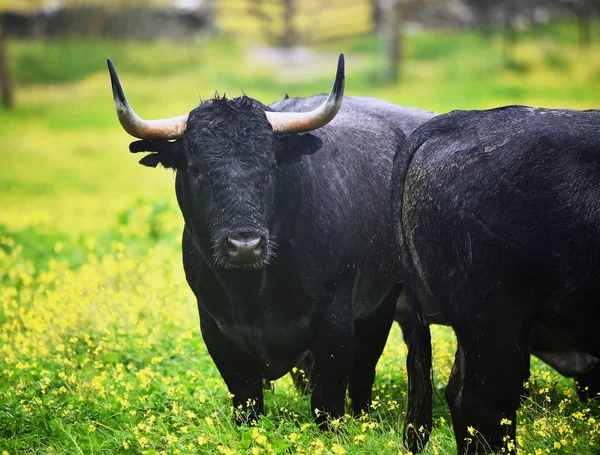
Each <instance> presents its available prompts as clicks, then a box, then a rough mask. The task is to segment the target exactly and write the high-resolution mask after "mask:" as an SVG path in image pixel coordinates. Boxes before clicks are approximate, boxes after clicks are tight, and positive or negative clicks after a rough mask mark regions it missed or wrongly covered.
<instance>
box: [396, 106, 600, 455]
mask: <svg viewBox="0 0 600 455" xmlns="http://www.w3.org/2000/svg"><path fill="white" fill-rule="evenodd" d="M392 207H393V218H394V223H395V226H394V227H395V230H396V239H397V241H398V245H399V249H400V253H401V256H402V258H403V260H404V261H405V267H406V274H405V278H406V281H407V284H406V285H407V287H408V288H409V289H410V292H411V293H412V294H413V295H414V298H413V299H412V301H410V299H409V303H410V305H411V309H412V311H413V313H414V315H415V316H414V317H415V318H416V319H417V320H420V319H421V315H422V310H421V308H422V304H423V303H424V302H425V303H426V302H435V305H437V306H439V307H440V308H441V311H442V313H443V316H444V318H445V319H446V320H447V321H448V322H449V324H450V325H451V326H452V327H453V328H454V330H455V333H456V335H457V339H458V350H457V354H456V360H455V363H454V366H453V370H452V374H451V377H450V381H449V384H448V387H447V389H446V398H447V401H448V404H449V406H450V409H451V413H452V420H453V427H454V431H455V436H456V440H457V446H458V451H459V453H465V452H466V453H487V452H488V451H489V450H490V448H491V450H494V451H496V450H499V449H500V448H501V447H502V446H503V444H504V441H503V437H504V436H506V435H508V436H509V437H510V438H512V439H513V440H514V438H515V429H516V426H515V423H516V410H517V407H518V405H519V397H520V395H521V393H522V384H523V381H524V380H526V379H527V377H528V375H529V355H530V353H531V350H532V334H533V330H534V328H535V327H543V329H544V330H546V331H548V332H549V333H551V334H553V335H554V336H555V337H557V338H560V339H561V340H562V342H563V343H566V344H568V345H570V346H571V347H572V348H573V349H574V350H578V351H579V352H583V353H587V354H588V355H590V356H593V357H596V358H600V342H599V341H598V337H597V327H598V324H599V323H600V306H599V305H598V304H597V296H598V295H599V293H600V111H586V112H577V111H567V110H548V109H534V108H529V107H524V106H509V107H505V108H500V109H493V110H489V111H468V112H466V111H455V112H452V113H449V114H446V115H443V116H439V117H437V118H435V119H433V120H431V121H430V122H428V123H427V124H425V125H423V126H422V127H420V128H419V129H417V130H416V131H415V132H414V133H413V134H412V136H411V137H410V139H409V140H408V141H407V143H406V145H405V147H404V150H403V151H402V152H401V153H399V154H398V157H397V159H396V161H395V163H394V173H393V195H392ZM417 330H418V331H419V332H420V333H422V335H421V336H420V337H421V345H418V343H417V344H413V345H411V344H410V343H409V351H413V353H411V352H409V362H408V374H409V383H410V384H411V387H412V385H413V384H416V387H415V391H414V392H413V393H412V394H411V396H409V411H408V418H409V422H408V423H412V422H410V419H413V422H415V423H416V426H418V425H419V424H420V423H422V422H426V423H429V422H430V417H431V416H430V412H431V410H430V407H425V408H421V409H419V408H418V407H419V406H422V403H429V402H430V396H431V384H430V377H429V368H430V364H431V350H430V345H429V337H428V334H426V333H425V330H426V324H425V323H423V324H420V326H419V327H418V328H417ZM411 356H413V359H414V360H411ZM599 377H600V374H598V367H597V366H596V367H595V368H594V369H593V370H591V371H590V372H589V373H586V374H584V375H583V376H582V377H581V380H582V383H583V384H584V385H587V386H588V387H590V390H591V391H599V390H600V379H599ZM588 392H589V391H588ZM428 413H429V415H428ZM502 418H507V419H509V420H510V421H511V422H512V423H511V424H510V425H501V424H500V421H501V419H502ZM468 426H472V427H474V428H475V429H476V430H478V432H479V433H480V434H481V436H482V438H480V439H477V438H472V437H471V435H470V434H469V433H468V431H467V427H468ZM409 436H410V435H409ZM466 438H471V439H472V442H471V443H470V444H469V443H468V442H467V439H466ZM412 448H413V449H420V448H421V447H420V446H418V445H417V444H413V446H412Z"/></svg>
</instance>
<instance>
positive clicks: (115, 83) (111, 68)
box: [106, 58, 128, 110]
mask: <svg viewBox="0 0 600 455" xmlns="http://www.w3.org/2000/svg"><path fill="white" fill-rule="evenodd" d="M106 64H107V65H108V72H109V74H110V83H111V86H112V92H113V99H114V101H115V107H116V108H117V110H124V109H126V108H127V106H128V103H127V98H125V93H124V92H123V87H121V82H120V81H119V76H118V75H117V70H116V68H115V65H114V64H113V62H112V60H111V59H110V58H107V59H106Z"/></svg>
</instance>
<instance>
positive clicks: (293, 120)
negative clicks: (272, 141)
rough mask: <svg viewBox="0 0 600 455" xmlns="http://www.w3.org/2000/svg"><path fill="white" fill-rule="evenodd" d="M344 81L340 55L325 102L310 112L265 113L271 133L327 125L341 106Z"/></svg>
mask: <svg viewBox="0 0 600 455" xmlns="http://www.w3.org/2000/svg"><path fill="white" fill-rule="evenodd" d="M344 81H345V76H344V54H340V57H339V59H338V66H337V72H336V75H335V82H334V83H333V88H332V89H331V92H330V93H329V96H328V97H327V100H325V102H324V103H323V104H321V105H320V106H319V107H317V108H316V109H314V110H312V111H310V112H270V111H266V112H265V114H266V116H267V119H268V120H269V122H270V123H271V126H273V132H275V133H277V134H291V133H304V132H306V131H312V130H316V129H317V128H321V127H322V126H325V125H327V124H328V123H329V122H331V121H332V120H333V118H334V117H335V115H336V114H337V113H338V111H339V110H340V106H341V105H342V99H343V97H344Z"/></svg>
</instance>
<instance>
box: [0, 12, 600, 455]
mask: <svg viewBox="0 0 600 455" xmlns="http://www.w3.org/2000/svg"><path fill="white" fill-rule="evenodd" d="M380 48H381V43H380V42H379V40H378V39H377V38H375V37H368V36H367V37H359V38H356V39H351V40H347V41H344V42H337V43H334V44H329V45H327V46H323V47H321V48H320V49H317V51H318V52H317V54H315V55H316V58H317V57H319V60H318V61H319V64H317V65H315V66H314V67H299V68H296V69H294V70H293V71H291V70H289V69H287V70H286V71H285V72H283V71H278V70H280V69H281V68H280V67H278V66H277V65H274V66H272V67H270V66H266V65H265V64H264V63H261V62H259V61H257V60H255V59H252V58H249V57H248V54H247V52H246V49H245V48H244V47H243V46H242V45H241V44H240V43H239V42H236V41H234V40H232V39H226V38H219V39H211V40H207V41H200V42H193V43H177V44H173V43H166V42H157V43H121V42H111V41H79V42H77V41H68V40H67V41H64V40H63V41H50V42H46V43H41V42H25V41H13V42H11V43H10V47H9V51H10V57H11V63H12V65H13V67H14V69H15V76H16V81H17V83H18V96H17V103H18V104H17V107H16V109H15V110H14V111H12V112H1V113H0V144H1V149H0V159H1V160H2V165H1V167H0V169H1V170H0V200H1V201H2V210H0V239H1V240H0V282H1V286H0V453H3V452H2V451H3V450H6V451H7V452H8V453H9V454H10V455H15V454H34V453H35V454H38V453H39V454H50V453H60V454H62V453H64V454H67V453H68V454H73V453H76V454H86V455H87V454H95V453H110V454H113V453H128V454H129V453H144V454H159V453H169V454H171V453H173V454H175V453H182V454H187V453H190V454H191V453H219V452H220V453H310V454H318V453H322V454H326V453H343V452H346V453H352V454H354V453H356V454H359V453H382V454H383V453H385V454H387V453H390V454H392V453H393V454H397V453H404V451H403V448H402V443H401V433H402V420H403V418H404V409H405V405H406V401H405V400H406V374H405V368H404V362H405V355H406V348H405V346H404V344H403V342H402V336H401V334H400V331H399V329H398V328H397V327H395V328H394V329H393V331H392V334H391V336H390V341H389V343H388V346H387V347H386V351H385V353H384V355H383V357H382V359H381V361H380V364H379V366H378V377H377V380H376V387H375V391H374V397H376V403H377V404H376V406H375V408H376V409H375V410H374V412H373V413H372V414H371V416H370V417H368V418H364V419H359V420H356V419H352V418H344V419H342V421H341V422H340V423H339V431H336V432H332V433H320V432H319V431H318V430H317V429H316V427H315V425H314V424H313V423H312V421H311V418H310V403H309V399H308V398H307V397H301V396H298V394H297V393H296V392H295V391H294V389H293V386H292V383H291V381H290V379H289V378H283V379H281V380H279V381H277V382H276V383H275V384H274V390H273V391H268V392H266V407H267V414H266V415H265V416H264V417H263V418H261V420H260V422H259V425H258V427H257V428H249V427H242V428H237V427H235V425H234V424H233V423H232V420H231V419H230V404H229V399H228V396H227V390H226V388H225V386H224V384H223V381H222V380H221V378H220V376H219V374H218V372H217V370H216V368H215V367H214V365H213V363H212V361H211V359H210V357H209V355H208V353H207V351H206V348H205V346H204V344H203V342H202V339H201V336H200V333H199V330H198V317H197V311H196V308H195V302H194V298H193V295H192V293H191V291H190V290H189V289H188V287H187V284H186V283H185V279H184V277H183V272H182V270H181V260H180V252H179V242H180V232H181V227H182V220H181V215H180V214H179V210H178V208H177V205H176V202H175V198H174V191H173V190H174V188H173V183H174V178H173V173H172V172H170V171H165V170H160V169H149V168H144V167H142V166H139V165H138V164H137V158H136V157H133V156H130V154H129V153H128V151H127V145H128V143H129V142H130V140H131V139H130V138H128V136H127V135H126V134H125V133H124V132H123V131H122V130H121V128H120V126H119V125H118V122H117V120H116V117H115V113H114V108H113V105H112V96H111V93H110V84H109V79H108V74H107V71H106V66H105V65H106V64H105V59H106V58H107V57H111V58H112V59H113V61H114V63H115V65H116V66H117V69H118V70H119V72H120V75H121V79H122V82H123V85H124V88H125V90H126V93H127V94H128V97H129V100H130V102H131V104H132V106H133V107H134V109H135V110H136V111H137V112H138V113H139V114H141V115H142V116H145V117H159V116H171V115H177V114H181V113H184V112H188V111H189V110H191V109H192V108H193V107H194V106H195V105H196V104H197V103H198V100H199V99H200V97H203V98H208V97H210V96H212V95H213V93H214V91H215V90H218V91H219V92H221V93H222V92H224V91H226V92H227V93H228V95H229V96H235V95H238V94H241V93H242V90H243V91H245V92H246V93H247V94H248V95H250V96H253V97H255V98H258V99H260V100H261V101H263V102H265V103H269V102H271V101H274V100H276V99H279V98H280V97H282V96H283V95H284V94H285V93H289V94H290V96H306V95H310V94H313V93H323V92H326V91H327V90H329V88H330V85H331V82H332V72H333V69H334V66H335V54H336V53H337V52H340V51H344V52H346V54H347V58H348V60H347V85H346V87H347V88H346V90H347V93H349V94H352V95H369V96H377V97H381V98H385V99H388V100H390V101H393V102H397V103H399V104H404V105H411V106H416V107H420V108H424V109H429V110H434V111H438V112H447V111H450V110H453V109H457V108H463V109H478V108H488V107H493V106H498V105H503V104H513V103H522V104H531V105H538V106H550V107H569V108H575V109H585V108H594V107H598V105H599V104H600V58H598V57H599V56H600V24H599V23H594V24H593V46H592V48H590V49H589V50H587V51H583V50H580V49H578V47H577V35H576V28H575V27H574V26H573V24H569V23H553V24H549V25H547V26H545V27H542V28H539V29H537V30H534V31H523V32H521V33H520V34H519V40H518V44H517V46H516V48H515V52H514V60H512V61H510V62H508V65H507V64H506V62H504V61H503V59H502V47H501V37H500V36H499V35H497V34H491V35H490V36H484V35H482V34H479V33H470V32H461V33H454V32H447V33H442V32H426V33H422V34H418V35H414V36H407V37H406V40H405V51H406V56H407V58H406V60H405V61H404V63H403V68H402V81H401V82H400V83H398V84H382V83H381V82H380V81H379V70H378V68H379V66H378V65H379V64H380V63H381V57H380V55H379V54H378V53H377V52H378V50H379V49H380ZM323 53H325V56H323ZM323 62H326V63H323ZM280 66H281V65H280ZM309 66H310V65H309ZM433 337H434V350H435V367H434V378H435V385H436V392H437V396H436V398H435V409H434V420H435V429H434V432H433V434H432V439H431V442H430V444H429V445H428V448H427V451H426V453H428V454H446V453H452V452H453V451H454V450H455V445H454V440H453V433H452V430H451V427H450V415H449V412H448V409H447V407H446V405H445V403H444V400H443V388H444V386H445V383H446V380H447V377H448V374H449V372H450V368H451V365H452V361H453V355H454V338H453V336H452V334H451V331H450V330H448V329H447V328H441V327H435V328H434V330H433ZM528 387H529V389H530V394H529V398H527V399H525V400H524V403H523V407H522V408H521V410H520V411H519V416H518V420H519V430H518V443H519V447H520V449H521V453H524V454H529V453H531V454H536V455H537V454H539V453H544V454H545V453H557V454H582V453H592V454H593V453H599V451H598V449H597V447H598V446H599V443H598V438H599V437H600V426H599V422H600V421H598V419H599V418H600V417H599V411H600V410H599V405H598V402H597V400H596V401H594V402H592V403H591V404H589V405H583V404H581V403H580V402H579V401H578V400H577V398H576V396H575V394H574V390H573V387H572V382H571V381H570V380H567V379H564V378H561V377H560V376H558V375H557V374H556V373H554V372H552V371H551V370H549V369H548V368H547V367H545V366H543V365H542V364H541V363H540V362H538V361H536V360H534V361H533V376H532V379H531V380H530V382H529V385H528Z"/></svg>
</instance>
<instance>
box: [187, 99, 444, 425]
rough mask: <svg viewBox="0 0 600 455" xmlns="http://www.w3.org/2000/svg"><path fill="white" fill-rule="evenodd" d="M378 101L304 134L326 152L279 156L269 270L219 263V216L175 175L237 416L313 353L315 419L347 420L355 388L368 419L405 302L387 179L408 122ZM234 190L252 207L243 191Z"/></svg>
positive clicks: (191, 273) (357, 405)
mask: <svg viewBox="0 0 600 455" xmlns="http://www.w3.org/2000/svg"><path fill="white" fill-rule="evenodd" d="M234 101H235V100H233V101H229V102H230V103H231V102H234ZM322 101H323V98H322V97H321V96H316V97H313V98H308V99H284V100H281V101H278V102H276V103H274V104H273V105H272V108H274V109H276V110H278V111H306V110H309V109H311V108H313V107H314V106H316V105H318V104H320V103H321V102H322ZM371 101H372V102H378V100H372V99H362V100H361V99H360V98H352V97H348V98H345V99H344V103H343V104H342V108H341V110H340V111H339V113H338V114H337V116H336V117H335V119H334V120H333V121H332V122H331V123H329V124H328V125H326V126H324V127H323V128H320V129H318V130H315V131H313V132H312V133H310V135H307V136H312V137H313V139H311V141H312V142H314V138H317V140H318V142H320V143H321V144H322V145H321V146H320V148H319V149H318V150H310V149H309V150H303V149H302V147H301V146H299V145H297V144H296V142H297V143H298V144H301V143H302V142H301V141H300V140H298V138H296V139H293V140H294V141H296V142H295V143H294V144H295V145H294V147H295V149H290V150H283V151H282V152H281V159H280V160H279V162H278V163H277V165H276V166H275V167H274V168H273V171H272V172H273V173H272V179H273V189H272V197H273V203H272V212H271V213H270V214H269V216H268V219H269V223H268V224H269V225H268V226H267V228H268V230H269V233H270V236H271V238H272V239H273V241H274V242H275V243H276V245H277V246H276V250H275V251H276V255H275V256H274V257H273V258H272V260H271V261H270V263H269V265H267V266H266V267H263V268H260V269H257V270H251V269H247V268H245V269H241V270H240V269H237V268H224V267H219V266H218V264H215V261H214V260H213V247H214V246H213V243H211V240H210V238H211V236H210V232H209V231H210V226H209V225H207V223H205V222H204V219H211V217H210V216H208V217H206V214H203V213H198V211H197V210H194V207H193V204H192V202H191V199H190V198H193V189H192V188H190V187H189V185H188V183H187V180H186V178H185V176H184V174H183V173H180V172H179V171H178V172H177V178H176V192H177V197H178V201H179V204H180V207H181V209H182V213H183V215H184V218H185V222H186V227H185V229H184V235H183V260H184V267H185V271H186V276H187V279H188V282H189V284H190V287H191V288H192V290H193V291H194V293H195V295H196V296H197V298H198V307H199V311H200V320H201V328H202V333H203V337H204V340H205V342H206V345H207V347H208V349H209V352H210V354H211V356H212V357H213V359H214V361H215V363H216V365H217V367H218V368H219V371H220V372H221V374H222V376H223V378H224V380H225V381H226V383H227V385H228V387H229V390H230V391H231V393H232V394H234V405H236V406H237V405H240V404H241V405H243V406H245V404H246V403H247V401H248V400H251V401H253V402H255V403H256V404H255V405H254V406H252V407H251V408H252V410H254V411H257V412H260V411H262V407H263V395H262V381H263V379H276V378H278V377H280V376H282V375H283V374H285V373H286V372H288V371H289V370H290V369H291V368H292V367H293V366H294V365H295V364H296V363H297V362H298V361H300V360H301V359H302V358H303V357H304V356H305V355H306V354H307V353H311V355H312V357H313V358H314V362H315V371H314V372H313V375H312V379H313V382H314V391H313V399H312V405H311V408H312V409H313V410H314V409H315V408H318V409H320V410H323V411H326V412H327V413H329V414H330V415H331V416H334V417H335V416H339V415H342V414H343V412H344V396H345V391H346V387H347V386H348V387H349V393H350V396H351V398H352V403H353V408H354V410H355V412H362V411H365V410H366V409H367V408H368V404H369V402H370V393H371V387H372V382H373V378H374V374H375V365H376V362H377V359H378V358H379V355H380V354H381V351H382V350H383V346H384V344H385V341H386V339H387V335H388V332H389V328H390V326H391V323H392V320H393V315H394V309H395V303H396V299H397V296H398V293H399V285H398V279H399V278H398V277H399V275H398V274H399V269H398V260H397V257H395V255H394V254H393V251H392V248H391V245H392V240H393V238H392V231H391V214H390V211H389V207H390V193H391V191H390V176H391V165H392V159H393V156H394V153H395V152H396V150H397V149H398V148H399V146H400V145H401V144H402V143H403V141H404V140H405V136H404V134H403V131H402V129H401V128H399V127H397V126H394V125H398V124H399V123H402V122H405V115H406V112H407V111H406V110H404V109H403V108H399V107H396V110H394V109H393V108H392V107H393V105H392V104H389V103H384V104H386V106H387V107H388V110H386V112H385V114H382V113H381V112H378V109H377V108H376V107H369V103H370V102H371ZM255 103H256V102H255ZM381 103H383V102H381ZM201 107H202V106H201ZM252 109H255V110H258V109H261V106H260V105H259V104H258V103H256V105H255V106H254V107H252ZM262 109H265V107H264V106H263V107H262ZM423 115H429V116H433V114H430V113H423ZM200 117H201V116H200V115H198V118H200ZM190 118H191V119H193V118H194V116H193V112H192V116H191V117H190ZM190 121H192V120H190ZM190 121H189V122H188V129H189V128H190ZM402 124H403V125H404V123H402ZM415 126H416V125H415ZM405 127H406V128H411V126H410V125H408V126H406V125H405ZM191 128H195V129H200V127H195V126H194V124H193V123H192V124H191ZM300 139H301V137H300ZM231 153H232V155H234V156H230V157H228V160H229V162H230V164H229V166H233V167H236V166H239V169H240V172H243V167H244V166H243V159H244V157H243V155H240V156H239V157H236V156H235V152H234V151H233V152H231ZM230 190H231V191H232V192H237V193H238V195H237V196H235V197H236V198H238V199H239V202H240V203H244V202H245V197H246V194H245V191H244V188H231V189H230Z"/></svg>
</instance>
